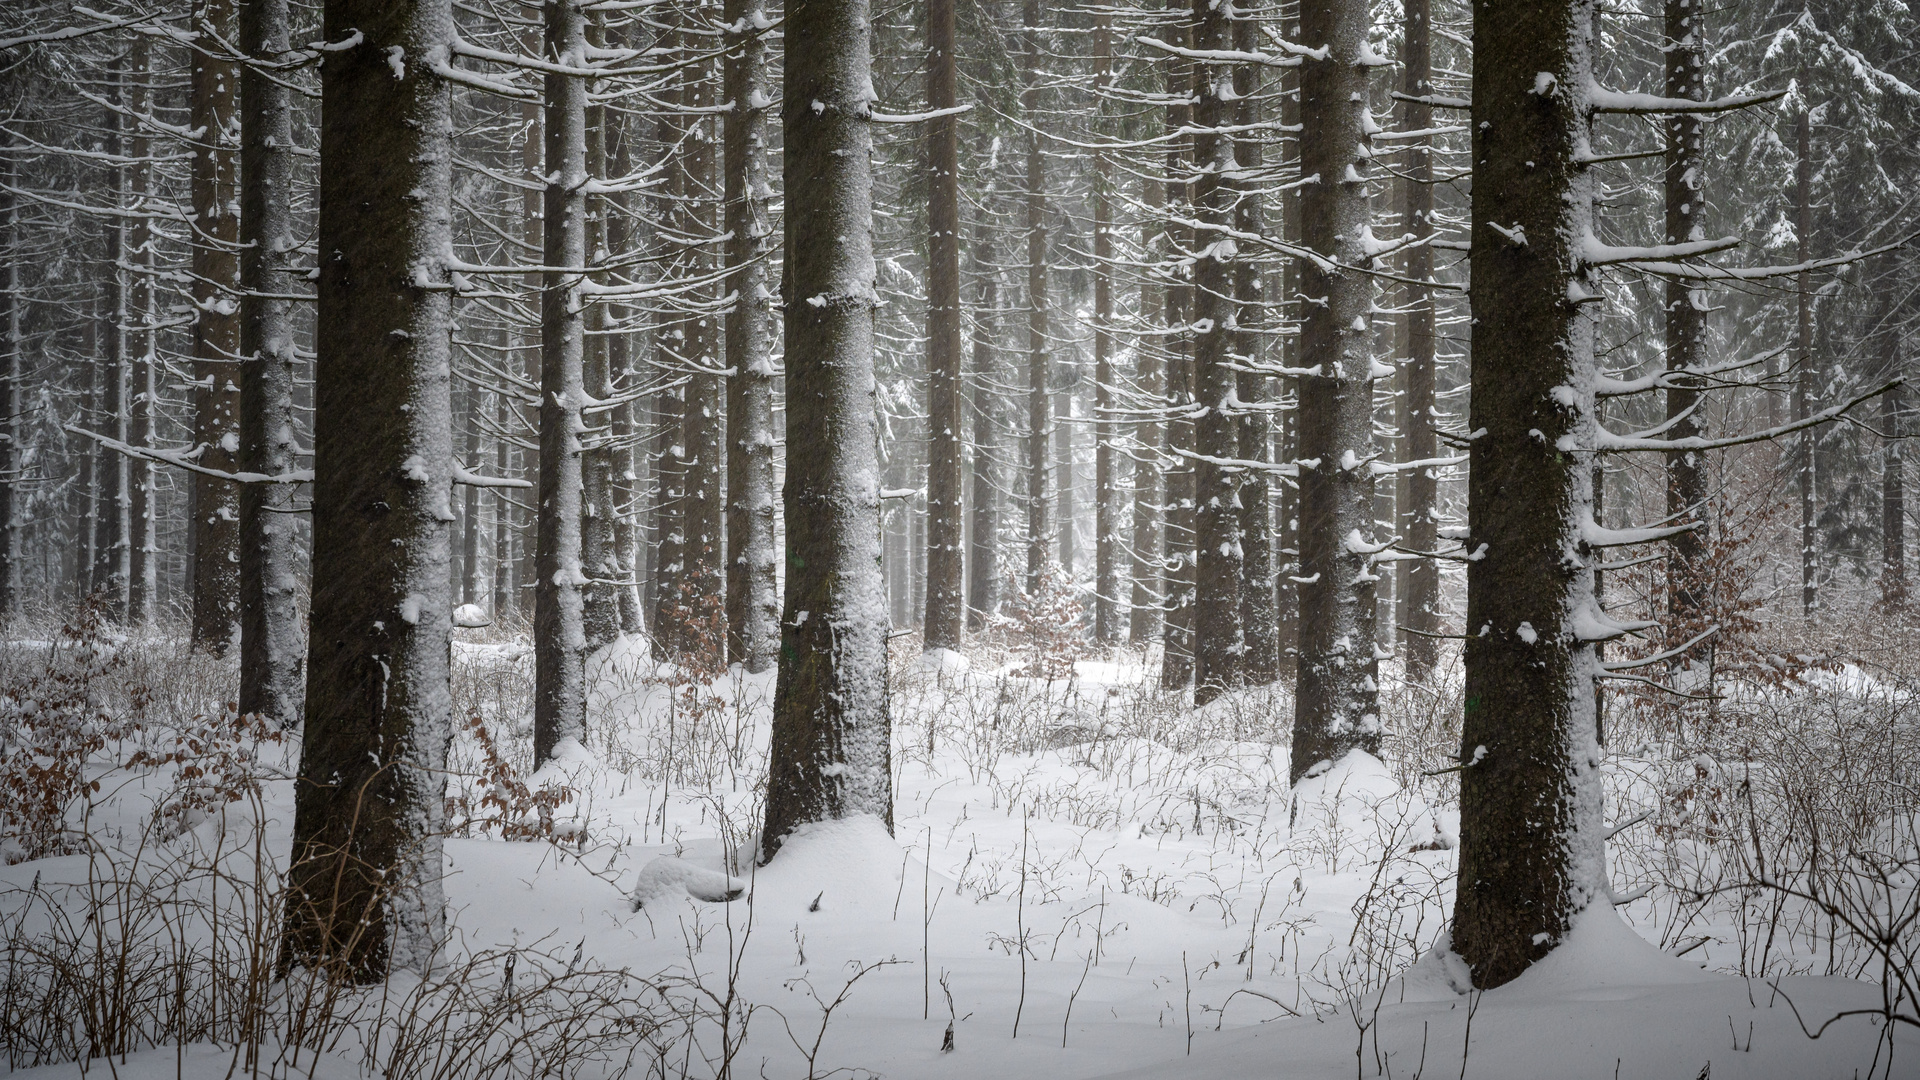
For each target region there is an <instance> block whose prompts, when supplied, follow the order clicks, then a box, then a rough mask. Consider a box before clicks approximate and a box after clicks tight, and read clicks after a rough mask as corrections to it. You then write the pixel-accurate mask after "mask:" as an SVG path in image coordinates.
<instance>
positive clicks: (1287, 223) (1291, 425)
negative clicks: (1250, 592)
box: [1274, 3, 1306, 671]
mask: <svg viewBox="0 0 1920 1080" xmlns="http://www.w3.org/2000/svg"><path fill="white" fill-rule="evenodd" d="M1282 15H1283V16H1284V17H1283V18H1282V20H1281V24H1280V25H1281V33H1282V36H1283V37H1285V38H1286V39H1287V40H1288V41H1299V40H1300V5H1299V4H1298V3H1295V4H1292V5H1290V6H1288V7H1285V8H1283V9H1282ZM1280 123H1281V124H1282V125H1283V126H1285V127H1286V128H1287V129H1289V130H1296V131H1297V130H1299V126H1300V68H1299V67H1297V66H1296V67H1288V68H1281V69H1280ZM1280 151H1281V160H1282V162H1283V168H1282V175H1286V176H1293V175H1296V174H1302V175H1303V174H1304V170H1302V169H1301V167H1300V140H1299V138H1298V137H1295V138H1292V139H1285V140H1282V141H1281V143H1280ZM1280 198H1281V204H1280V235H1281V237H1282V238H1284V239H1285V240H1286V241H1287V242H1288V243H1292V244H1298V243H1299V242H1300V237H1301V235H1302V233H1303V232H1304V229H1305V222H1304V221H1303V220H1302V217H1301V208H1302V207H1303V206H1304V205H1305V199H1306V196H1305V194H1303V192H1302V191H1301V189H1300V188H1294V189H1293V190H1291V191H1288V192H1285V193H1284V194H1282V195H1281V197H1280ZM1280 273H1281V278H1280V291H1281V295H1282V297H1283V298H1284V303H1285V305H1286V306H1284V307H1283V308H1282V309H1281V310H1282V311H1284V312H1286V313H1287V314H1288V315H1289V316H1290V317H1294V318H1297V317H1298V314H1299V307H1300V304H1299V297H1300V283H1301V262H1300V260H1299V259H1288V260H1287V261H1286V263H1285V264H1284V265H1283V266H1282V267H1281V270H1280ZM1280 360H1281V366H1282V367H1284V368H1288V369H1290V370H1291V369H1297V368H1299V366H1300V336H1299V335H1298V334H1289V335H1287V336H1286V337H1283V338H1281V339H1280ZM1280 397H1281V399H1282V400H1283V401H1286V402H1289V403H1291V405H1292V406H1293V407H1292V408H1291V409H1289V410H1287V411H1284V412H1281V413H1279V414H1278V415H1279V431H1278V432H1277V433H1276V434H1277V438H1276V439H1275V441H1276V442H1277V443H1278V444H1279V445H1278V448H1277V450H1276V451H1275V455H1276V457H1277V458H1278V460H1279V461H1281V462H1282V463H1285V464H1290V465H1294V473H1295V474H1294V475H1293V476H1285V475H1282V476H1281V479H1280V491H1279V498H1277V499H1275V500H1274V502H1275V504H1276V505H1275V507H1274V516H1275V517H1276V518H1278V519H1279V521H1278V527H1277V528H1276V529H1275V536H1276V541H1277V544H1278V550H1277V552H1276V554H1277V555H1278V557H1279V563H1280V572H1279V574H1278V575H1277V578H1278V580H1277V584H1276V588H1275V590H1274V592H1275V594H1276V595H1277V597H1278V608H1279V620H1278V621H1279V625H1278V626H1277V627H1276V628H1275V636H1276V637H1277V638H1278V639H1279V645H1280V656H1281V667H1282V669H1283V670H1284V669H1289V668H1291V669H1294V670H1296V671H1297V670H1298V658H1299V652H1300V581H1299V579H1300V575H1301V573H1302V571H1301V569H1300V479H1299V475H1298V465H1297V462H1298V460H1299V457H1300V453H1299V451H1300V380H1299V378H1298V377H1296V376H1291V375H1287V376H1282V377H1281V380H1280Z"/></svg>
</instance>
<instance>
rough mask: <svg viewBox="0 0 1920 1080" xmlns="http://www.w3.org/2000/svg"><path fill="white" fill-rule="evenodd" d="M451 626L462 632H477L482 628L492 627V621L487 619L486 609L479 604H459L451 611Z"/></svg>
mask: <svg viewBox="0 0 1920 1080" xmlns="http://www.w3.org/2000/svg"><path fill="white" fill-rule="evenodd" d="M453 625H455V626H458V627H460V628H461V629H463V630H478V629H479V628H481V627H483V626H492V625H493V620H492V619H489V618H487V612H486V609H485V608H482V607H481V606H480V605H479V604H461V605H460V606H459V607H457V608H454V609H453Z"/></svg>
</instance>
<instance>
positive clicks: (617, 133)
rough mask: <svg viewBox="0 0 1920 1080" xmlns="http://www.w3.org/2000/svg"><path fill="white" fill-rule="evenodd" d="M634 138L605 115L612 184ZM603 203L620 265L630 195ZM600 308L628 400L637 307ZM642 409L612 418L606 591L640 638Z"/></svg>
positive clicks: (615, 372)
mask: <svg viewBox="0 0 1920 1080" xmlns="http://www.w3.org/2000/svg"><path fill="white" fill-rule="evenodd" d="M609 44H610V45H612V46H613V47H616V48H624V47H626V42H625V41H624V40H621V39H620V38H618V37H615V39H614V40H612V41H610V42H609ZM634 133H635V123H634V121H633V119H632V118H631V117H627V116H622V115H619V114H617V113H608V114H607V121H606V123H605V126H604V129H603V130H602V132H601V138H602V140H603V142H604V150H605V157H604V160H605V162H606V172H607V176H608V178H609V179H613V178H618V177H625V176H630V175H632V173H633V141H634ZM600 199H601V206H602V214H603V216H604V218H605V229H606V238H607V239H606V250H607V252H608V254H609V257H611V258H613V259H614V260H616V261H618V260H619V259H622V258H626V257H629V256H630V255H631V254H632V252H633V248H634V241H635V235H634V234H635V229H634V225H633V213H632V207H631V205H630V204H629V200H628V195H627V193H626V192H621V191H610V192H607V193H605V194H603V195H601V196H600ZM610 280H611V281H613V282H614V283H616V284H630V283H631V282H632V280H633V275H632V272H631V271H616V272H614V273H613V274H612V275H611V277H610ZM602 306H603V307H604V308H605V309H606V312H605V316H604V319H603V322H605V323H606V324H608V325H611V326H616V327H619V328H620V329H619V331H618V332H615V333H612V334H609V335H608V337H607V373H608V377H609V378H610V380H611V383H612V385H611V389H612V391H613V393H614V394H616V395H619V396H625V395H628V394H631V393H632V392H633V391H634V389H635V388H636V386H637V385H638V383H639V376H638V374H637V373H636V371H635V370H634V368H635V365H634V358H635V351H634V348H635V337H636V336H637V335H635V334H634V333H632V332H631V331H630V330H629V329H627V327H628V325H629V324H628V320H630V319H631V318H632V317H633V314H634V312H633V308H632V307H630V306H629V305H627V304H626V303H624V302H622V301H620V300H618V299H607V300H605V301H603V302H602ZM641 408H642V406H641V405H640V404H639V403H638V402H634V401H626V402H623V403H621V404H619V405H616V406H614V408H613V409H612V410H611V411H610V412H609V413H608V420H609V424H610V425H611V428H612V436H613V444H612V445H611V446H609V447H607V455H608V457H609V459H610V464H609V470H610V472H611V473H612V488H611V490H610V491H609V496H610V498H609V500H608V507H607V509H608V513H609V514H610V516H611V517H612V521H613V550H612V552H610V553H609V555H608V563H609V565H610V566H611V567H612V568H613V570H614V573H613V575H612V576H613V579H614V580H613V581H611V582H609V583H608V585H607V588H608V589H609V590H610V591H611V592H612V593H613V596H614V606H615V607H616V608H618V612H617V616H618V622H619V630H620V632H622V633H627V634H639V633H642V632H644V631H645V629H646V625H645V621H644V620H643V619H642V618H641V615H640V612H641V607H640V591H639V589H638V588H636V587H635V585H634V581H635V576H636V574H637V570H636V567H635V562H636V557H637V556H638V555H639V548H640V538H639V535H640V530H639V527H638V526H639V513H640V485H639V478H638V477H637V476H636V475H635V465H634V463H635V461H636V460H637V459H638V458H639V457H640V456H641V451H639V450H638V448H637V447H636V446H635V443H636V441H637V438H638V435H639V430H640V425H639V423H638V419H639V416H640V410H641Z"/></svg>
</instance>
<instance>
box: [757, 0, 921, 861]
mask: <svg viewBox="0 0 1920 1080" xmlns="http://www.w3.org/2000/svg"><path fill="white" fill-rule="evenodd" d="M869 27H870V23H869V21H868V5H867V2H866V0H814V2H811V3H807V4H796V5H794V6H793V7H791V8H789V9H788V12H787V21H786V45H787V58H786V87H785V90H786V93H785V100H784V102H783V105H782V120H783V127H784V135H785V141H784V145H785V153H784V171H785V180H786V277H785V283H784V294H785V295H784V299H785V306H786V373H787V487H786V525H787V552H788V555H787V587H786V593H787V596H786V606H785V610H784V611H783V613H782V617H781V643H780V670H779V676H778V679H777V681H776V684H775V691H774V707H773V740H772V750H771V761H770V763H769V773H768V784H767V821H766V827H765V829H764V830H763V831H762V833H761V836H762V837H763V840H762V844H763V848H762V854H763V856H764V857H771V856H772V855H773V853H774V852H776V851H778V850H779V847H780V844H781V842H782V841H783V840H785V839H786V837H787V835H788V834H789V833H791V832H792V831H793V830H794V829H795V828H797V827H798V826H800V825H803V824H805V823H807V822H812V821H822V820H827V819H832V818H842V817H848V816H852V815H857V814H871V815H874V816H876V817H878V818H880V819H881V820H882V821H884V822H886V823H887V827H888V828H889V829H891V828H892V826H893V791H892V771H891V768H890V766H889V753H890V738H891V735H890V732H889V730H888V719H887V619H886V610H885V594H884V590H883V586H882V583H881V574H880V560H879V554H880V553H879V548H878V542H879V537H880V497H879V496H880V492H879V487H878V481H879V475H880V467H879V460H878V458H879V454H878V432H877V430H876V425H875V419H874V404H875V393H874V376H873V348H874V309H875V307H876V306H877V305H878V302H879V295H878V293H877V292H876V291H875V269H874V262H873V190H872V185H873V178H872V170H873V166H872V153H873V138H872V133H871V131H870V130H869V124H870V121H869V120H868V116H869V114H870V111H871V109H872V107H873V100H874V94H873V84H872V82H871V81H870V75H869V73H870V71H871V69H872V57H871V53H870V49H871V45H870V40H869V34H870V29H869Z"/></svg>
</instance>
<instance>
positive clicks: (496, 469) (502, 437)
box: [493, 393, 520, 622]
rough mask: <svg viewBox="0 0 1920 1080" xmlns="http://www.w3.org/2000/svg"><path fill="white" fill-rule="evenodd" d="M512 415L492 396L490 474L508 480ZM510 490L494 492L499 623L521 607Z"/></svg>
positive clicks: (495, 586) (495, 609)
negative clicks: (516, 586) (515, 581)
mask: <svg viewBox="0 0 1920 1080" xmlns="http://www.w3.org/2000/svg"><path fill="white" fill-rule="evenodd" d="M513 417H514V412H513V409H512V408H510V407H509V406H508V404H507V396H506V395H505V394H501V393H496V394H495V395H494V396H493V420H494V428H495V430H496V431H497V432H498V434H497V435H496V436H495V437H494V442H493V473H494V475H495V476H511V475H513V473H512V468H513V462H512V460H511V459H512V456H513V445H512V440H511V439H509V438H508V433H509V432H510V431H512V422H513ZM512 491H513V489H512V488H495V489H494V490H493V620H494V621H495V622H499V621H500V620H502V619H504V618H506V617H507V616H508V615H510V614H512V613H514V612H516V611H518V610H519V609H520V605H519V603H518V601H517V598H516V597H515V595H514V588H513V563H514V560H513V540H514V529H513V502H512V500H513V495H512Z"/></svg>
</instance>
